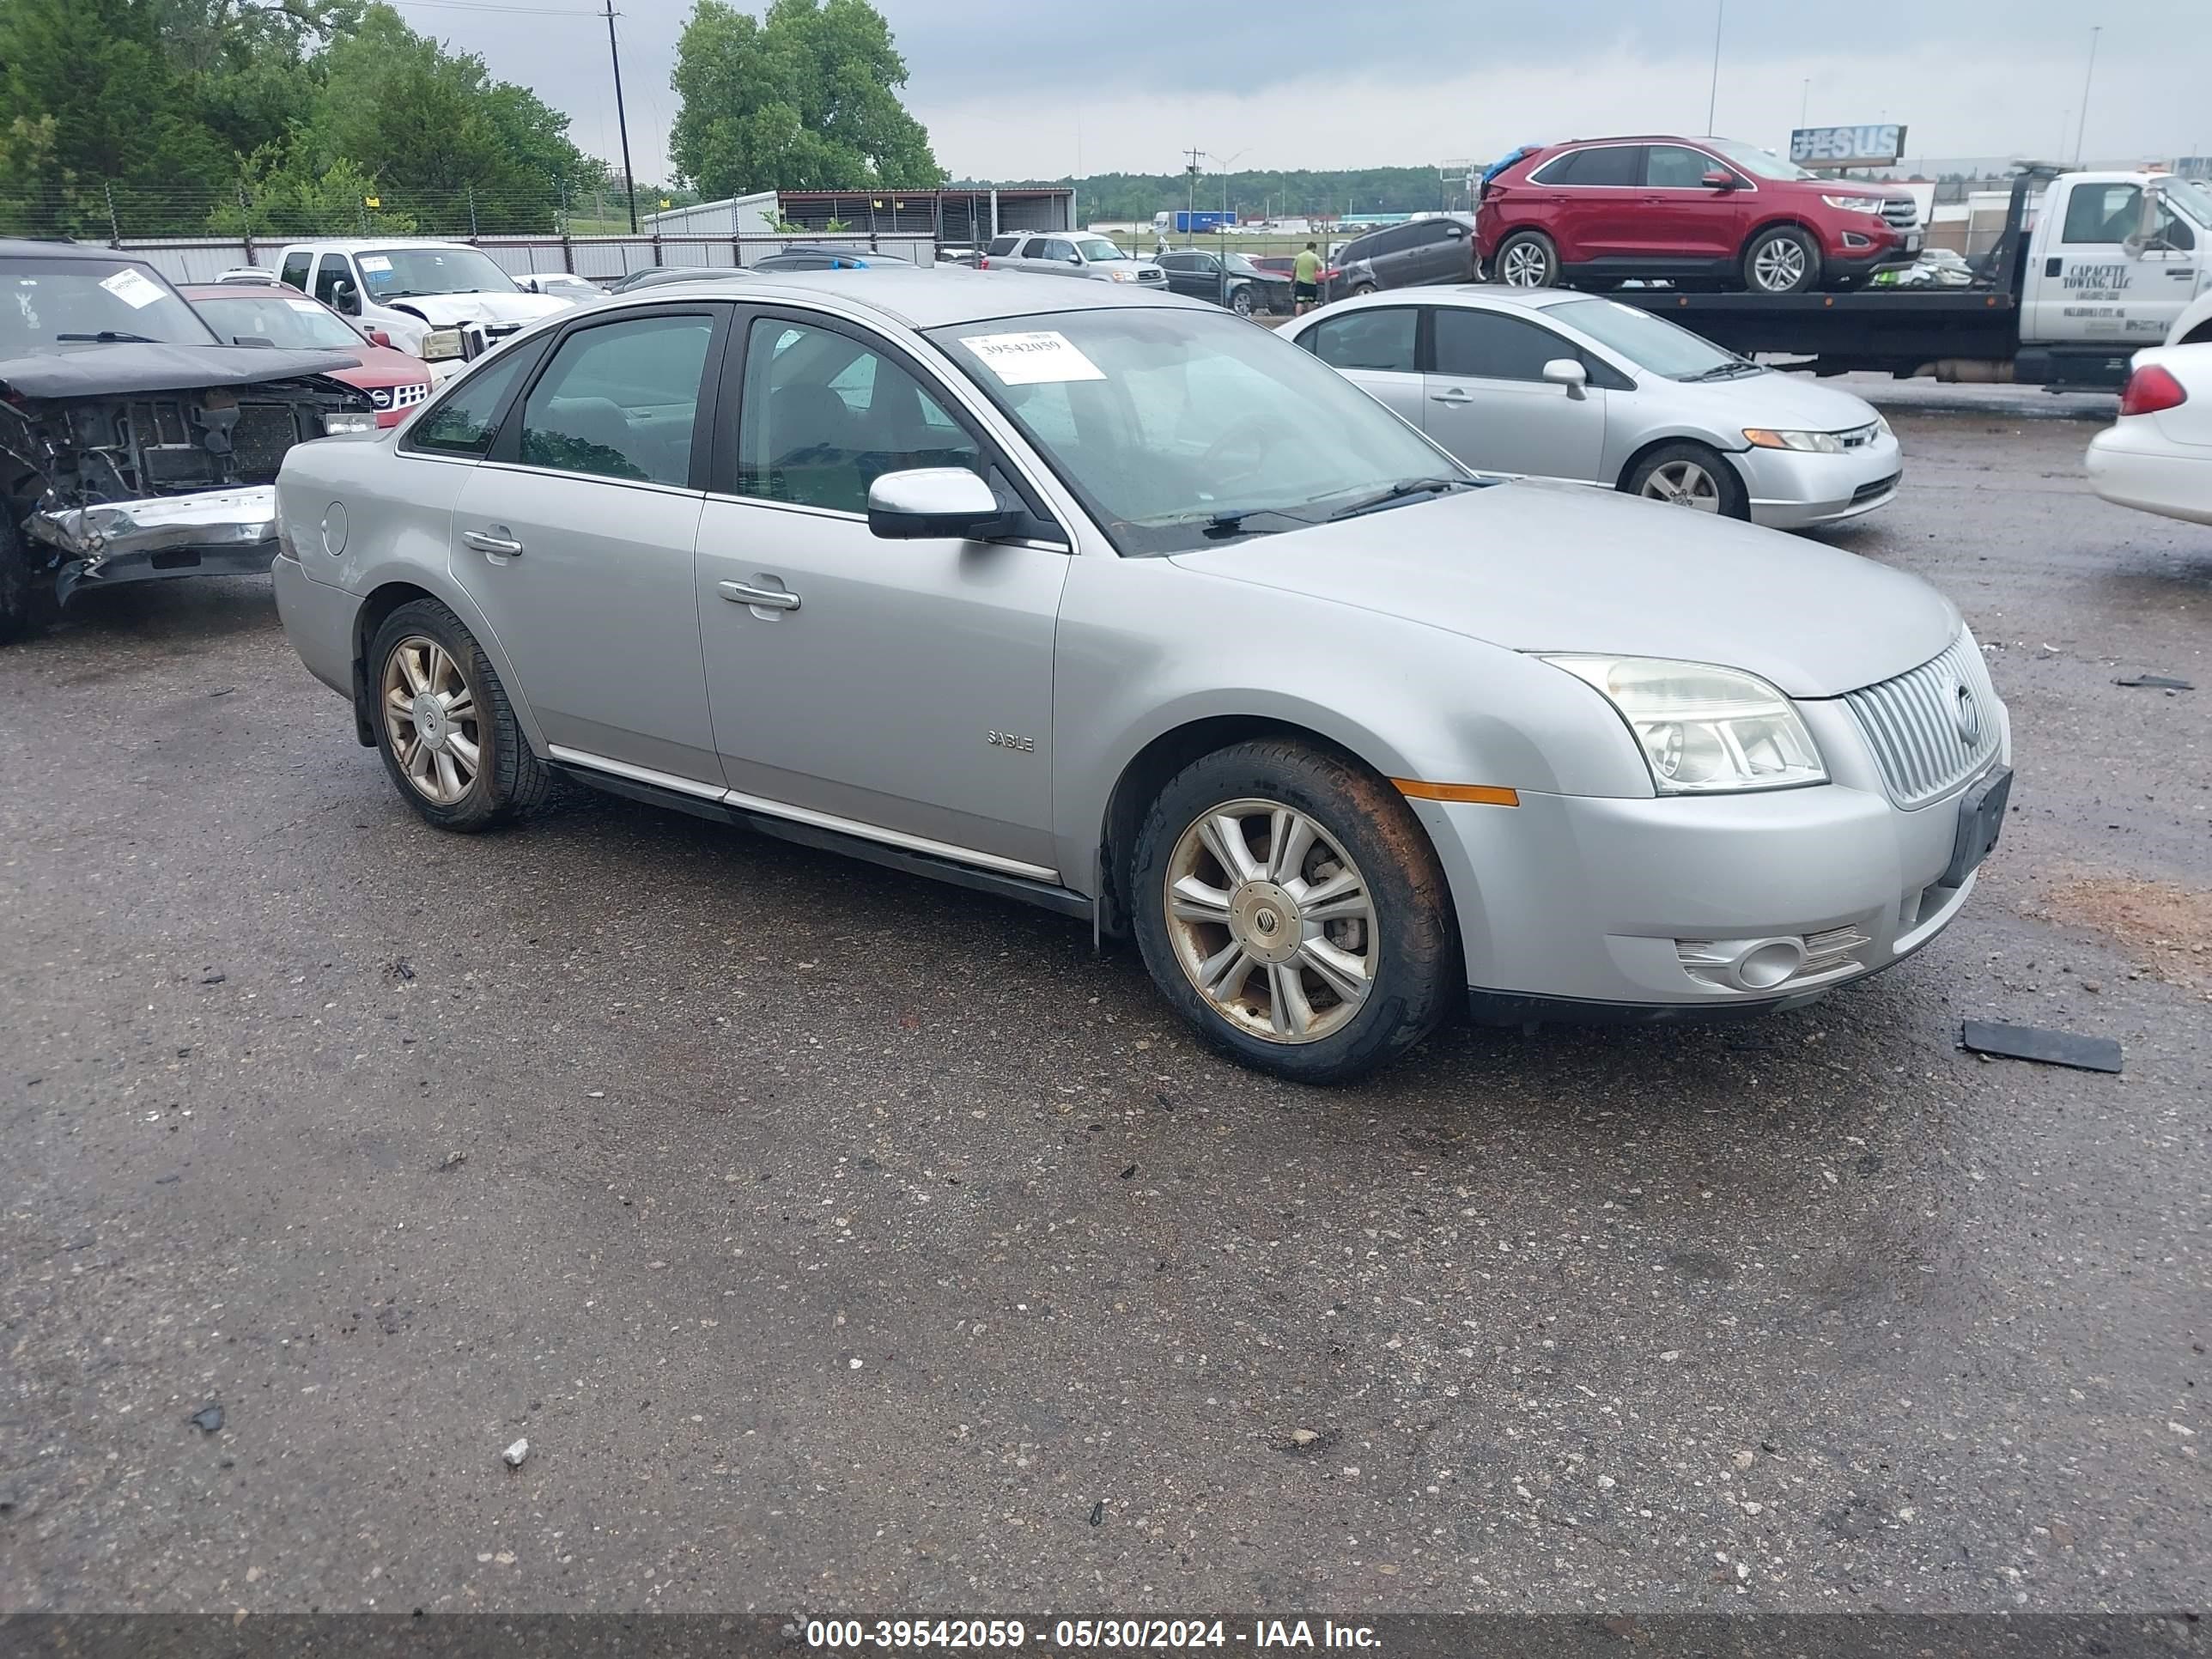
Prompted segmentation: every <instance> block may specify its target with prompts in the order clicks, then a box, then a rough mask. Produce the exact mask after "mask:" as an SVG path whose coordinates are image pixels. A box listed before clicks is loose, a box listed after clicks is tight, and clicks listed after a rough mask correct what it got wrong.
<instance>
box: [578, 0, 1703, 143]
mask: <svg viewBox="0 0 2212 1659" xmlns="http://www.w3.org/2000/svg"><path fill="white" fill-rule="evenodd" d="M607 3H608V4H610V5H611V4H613V3H614V0H607ZM1727 15H1728V0H1713V85H1712V90H1711V92H1710V93H1708V94H1706V97H1705V137H1708V138H1710V137H1712V136H1713V112H1714V111H1715V110H1716V109H1717V108H1718V107H1719V106H1720V101H1721V21H1722V20H1723V18H1725V17H1726V16H1727Z"/></svg>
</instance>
